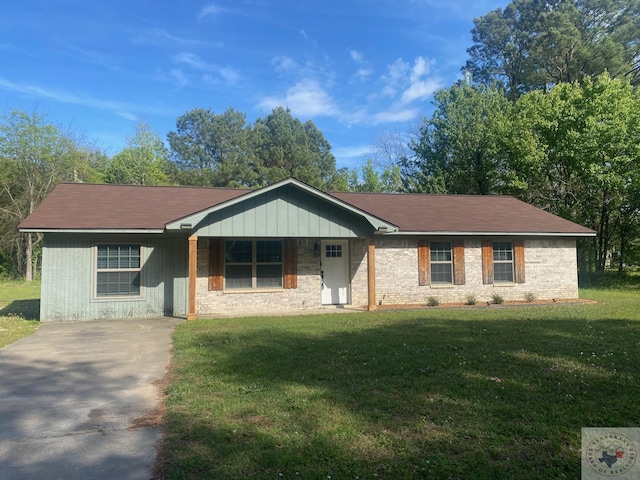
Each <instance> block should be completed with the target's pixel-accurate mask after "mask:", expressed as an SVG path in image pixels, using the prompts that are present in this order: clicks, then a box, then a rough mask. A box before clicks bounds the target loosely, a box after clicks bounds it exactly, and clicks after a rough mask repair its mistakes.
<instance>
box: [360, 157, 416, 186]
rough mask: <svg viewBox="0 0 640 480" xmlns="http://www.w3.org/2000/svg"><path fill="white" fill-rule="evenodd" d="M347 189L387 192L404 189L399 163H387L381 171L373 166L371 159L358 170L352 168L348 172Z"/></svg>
mask: <svg viewBox="0 0 640 480" xmlns="http://www.w3.org/2000/svg"><path fill="white" fill-rule="evenodd" d="M349 190H351V191H354V192H387V193H398V192H402V191H404V186H403V184H402V175H401V172H400V166H399V165H389V166H388V167H387V168H385V169H384V170H383V171H382V172H379V171H378V170H376V168H375V167H374V164H373V161H372V160H371V159H368V160H367V163H366V164H365V165H364V166H363V167H362V169H361V170H360V171H358V169H354V170H352V171H351V173H350V180H349Z"/></svg>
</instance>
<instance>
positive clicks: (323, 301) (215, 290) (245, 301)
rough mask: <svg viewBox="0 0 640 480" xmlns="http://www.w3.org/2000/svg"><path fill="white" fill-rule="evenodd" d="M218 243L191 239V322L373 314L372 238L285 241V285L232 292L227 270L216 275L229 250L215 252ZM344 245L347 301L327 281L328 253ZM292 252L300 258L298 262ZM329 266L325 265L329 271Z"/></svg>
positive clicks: (204, 239) (374, 305)
mask: <svg viewBox="0 0 640 480" xmlns="http://www.w3.org/2000/svg"><path fill="white" fill-rule="evenodd" d="M219 241H220V239H216V238H214V237H198V236H197V235H192V236H191V237H189V257H188V264H189V275H188V315H187V318H188V319H195V318H199V317H211V316H215V317H225V316H226V317H231V316H233V317H236V316H247V315H265V314H267V315H269V314H282V315H289V314H296V313H300V312H305V313H309V312H325V313H326V312H327V311H335V312H347V311H363V310H369V311H372V310H375V308H376V301H375V298H376V297H375V244H374V239H373V237H371V238H357V239H353V238H352V239H324V240H323V239H320V238H297V239H286V240H282V243H283V244H284V245H286V246H287V247H286V249H285V251H284V253H283V255H284V257H289V259H288V260H286V261H285V260H284V259H283V280H282V283H281V285H280V286H276V287H269V288H228V286H227V285H226V283H227V281H226V279H225V278H224V276H225V275H224V266H222V269H221V270H220V271H219V272H214V271H213V269H212V264H216V263H218V264H221V263H222V264H223V263H224V250H218V249H217V247H215V245H217V244H219V243H218V242H219ZM276 241H277V240H276ZM340 243H342V244H345V245H347V246H348V248H347V249H346V252H345V257H344V262H345V270H346V272H347V278H346V289H347V295H346V297H343V296H336V295H333V296H332V295H331V294H329V295H328V296H327V295H326V293H327V289H330V288H332V286H331V285H330V283H331V282H328V281H327V279H326V278H323V273H324V270H323V266H322V265H323V258H324V257H325V256H327V255H330V252H331V251H333V250H332V249H331V248H329V247H331V246H333V244H340ZM292 247H293V248H292ZM291 252H293V253H294V255H295V256H294V257H293V258H291V256H292V253H291ZM334 255H335V252H334ZM217 257H223V258H217ZM334 260H335V259H334ZM291 264H293V271H291V268H292V267H291ZM326 266H327V262H326V261H325V268H326ZM287 271H289V275H290V274H293V275H294V276H295V278H294V279H293V280H292V279H290V278H289V279H287ZM214 274H216V275H217V274H219V275H221V276H222V277H223V278H221V279H220V280H216V279H215V278H212V275H214ZM327 284H329V286H328V285H327ZM345 299H346V301H345Z"/></svg>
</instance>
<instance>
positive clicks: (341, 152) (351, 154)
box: [331, 145, 371, 159]
mask: <svg viewBox="0 0 640 480" xmlns="http://www.w3.org/2000/svg"><path fill="white" fill-rule="evenodd" d="M331 151H332V152H333V155H334V156H335V157H340V158H345V159H349V158H361V157H364V156H366V155H368V154H369V153H370V152H371V145H351V146H348V147H337V148H332V149H331Z"/></svg>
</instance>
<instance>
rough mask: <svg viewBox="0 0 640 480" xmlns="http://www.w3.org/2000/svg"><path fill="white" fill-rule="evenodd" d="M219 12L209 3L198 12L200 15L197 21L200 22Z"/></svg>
mask: <svg viewBox="0 0 640 480" xmlns="http://www.w3.org/2000/svg"><path fill="white" fill-rule="evenodd" d="M219 12H220V9H219V8H218V7H217V6H216V5H215V4H213V3H210V4H209V5H205V6H204V7H202V10H200V13H199V14H198V20H202V19H203V18H204V17H207V16H209V15H215V14H216V13H219Z"/></svg>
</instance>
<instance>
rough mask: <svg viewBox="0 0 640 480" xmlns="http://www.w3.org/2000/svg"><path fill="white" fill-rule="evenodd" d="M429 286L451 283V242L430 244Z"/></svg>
mask: <svg viewBox="0 0 640 480" xmlns="http://www.w3.org/2000/svg"><path fill="white" fill-rule="evenodd" d="M430 257H431V258H430V261H431V268H430V270H431V284H432V285H438V284H440V285H442V284H452V283H453V255H452V253H451V242H431V245H430Z"/></svg>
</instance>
